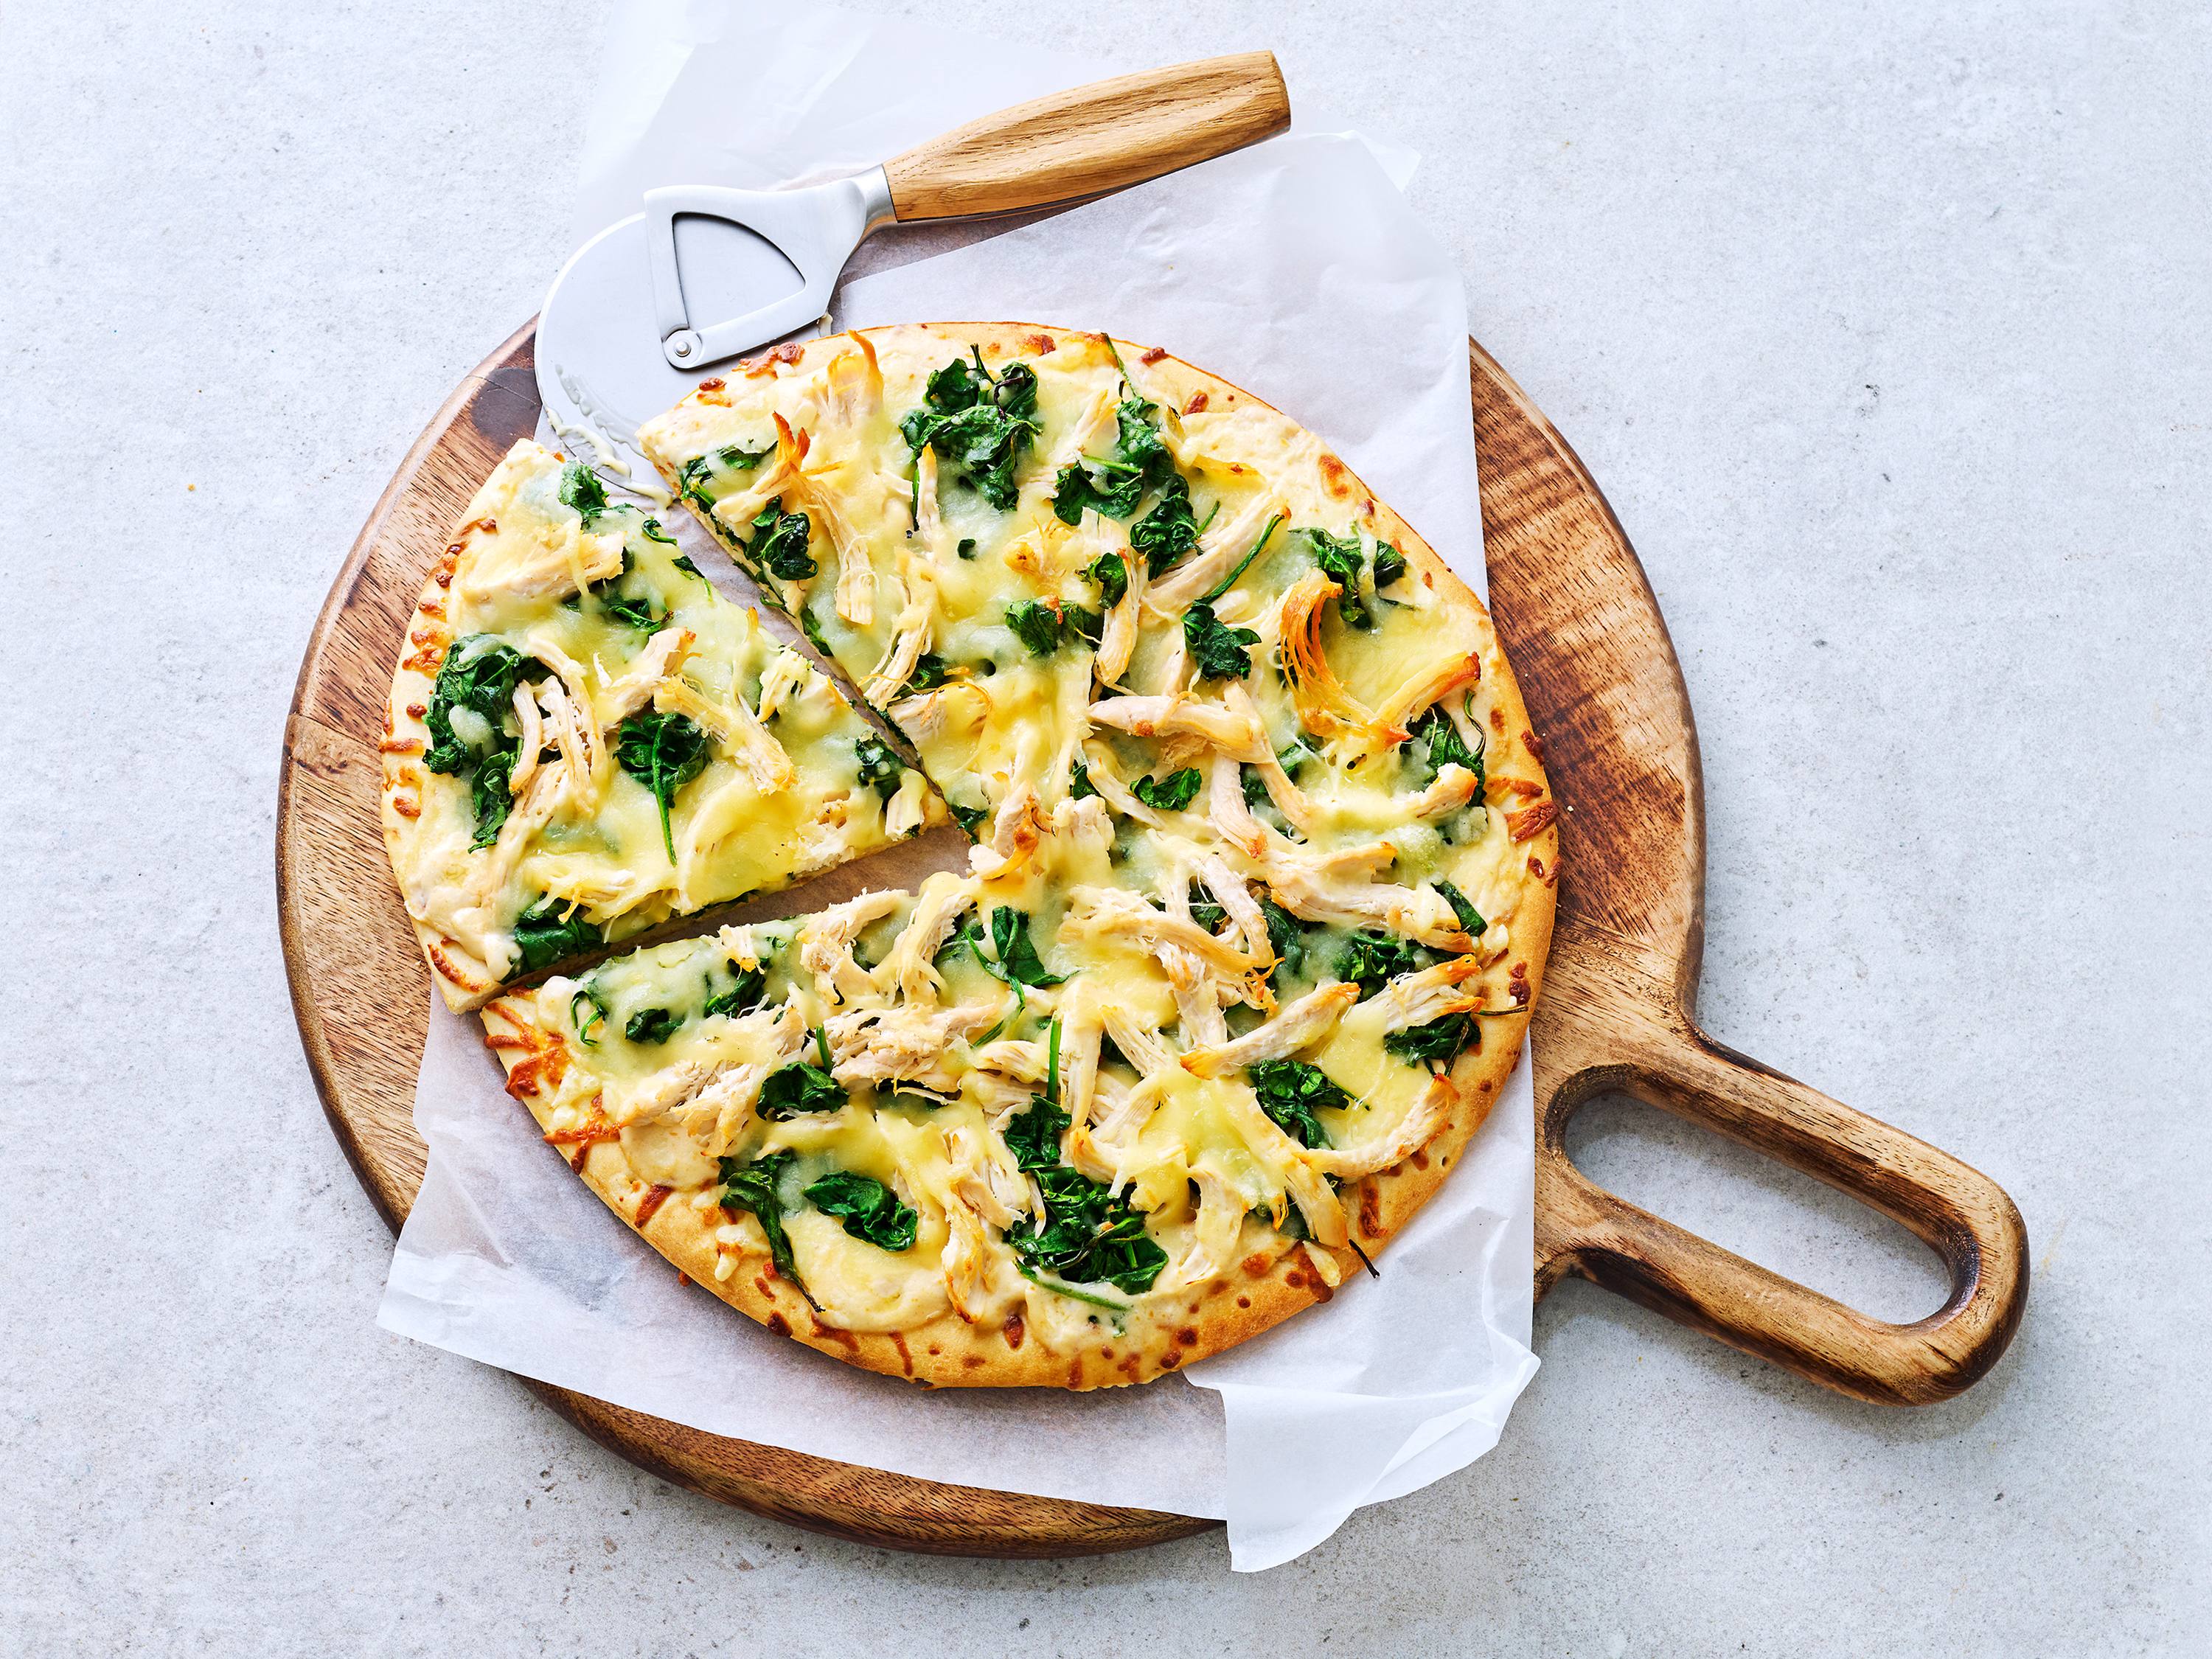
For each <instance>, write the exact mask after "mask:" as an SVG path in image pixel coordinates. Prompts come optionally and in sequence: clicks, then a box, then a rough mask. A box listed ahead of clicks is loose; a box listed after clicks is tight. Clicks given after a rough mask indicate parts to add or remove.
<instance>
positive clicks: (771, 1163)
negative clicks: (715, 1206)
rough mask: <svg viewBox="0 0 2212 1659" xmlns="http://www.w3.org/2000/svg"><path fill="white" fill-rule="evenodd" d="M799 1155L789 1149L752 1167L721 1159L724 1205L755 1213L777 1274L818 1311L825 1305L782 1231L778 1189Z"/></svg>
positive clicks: (757, 1160) (732, 1208)
mask: <svg viewBox="0 0 2212 1659" xmlns="http://www.w3.org/2000/svg"><path fill="white" fill-rule="evenodd" d="M798 1156H799V1154H798V1153H796V1152H791V1151H789V1150H786V1151H783V1152H770V1153H769V1155H768V1156H767V1157H766V1158H755V1159H754V1160H753V1161H752V1162H751V1163H750V1164H745V1163H742V1162H740V1161H739V1160H738V1159H737V1158H723V1159H721V1160H720V1163H721V1175H722V1192H721V1205H722V1207H723V1208H724V1209H726V1210H750V1211H751V1212H752V1214H753V1219H755V1220H756V1221H757V1222H759V1223H760V1230H761V1231H763V1233H765V1234H767V1235H768V1253H769V1260H770V1261H774V1262H775V1270H776V1272H778V1273H781V1274H782V1275H783V1277H784V1278H786V1279H789V1280H790V1281H791V1282H792V1284H793V1285H796V1286H797V1287H798V1289H799V1295H801V1296H803V1297H805V1298H806V1300H807V1303H808V1304H809V1305H810V1306H811V1307H814V1308H817V1309H818V1308H819V1307H820V1306H821V1305H822V1304H820V1303H818V1302H817V1301H815V1300H814V1293H813V1292H812V1291H809V1290H808V1289H807V1288H806V1285H805V1282H804V1281H803V1280H801V1279H800V1278H799V1266H798V1264H797V1263H796V1262H795V1261H793V1260H792V1256H791V1239H790V1237H789V1236H788V1235H787V1233H785V1231H783V1198H782V1195H781V1193H779V1192H778V1190H777V1188H779V1187H780V1186H781V1183H782V1181H783V1177H784V1174H785V1172H786V1171H787V1170H789V1169H790V1168H791V1165H792V1164H793V1161H794V1160H795V1159H796V1158H798Z"/></svg>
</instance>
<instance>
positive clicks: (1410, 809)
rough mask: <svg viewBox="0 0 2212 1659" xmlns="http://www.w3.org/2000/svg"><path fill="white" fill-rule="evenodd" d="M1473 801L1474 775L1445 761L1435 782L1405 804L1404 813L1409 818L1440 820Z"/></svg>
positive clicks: (1454, 762)
mask: <svg viewBox="0 0 2212 1659" xmlns="http://www.w3.org/2000/svg"><path fill="white" fill-rule="evenodd" d="M1473 799H1474V773H1472V772H1470V771H1468V769H1467V768H1465V767H1464V766H1462V765H1461V764H1460V763H1458V762H1457V761H1447V762H1445V763H1444V766H1443V770H1442V771H1440V772H1438V773H1437V779H1436V781H1435V782H1434V783H1431V785H1430V786H1429V787H1427V788H1425V789H1424V790H1422V791H1421V793H1419V794H1418V795H1416V796H1414V797H1413V799H1411V800H1409V801H1407V803H1406V812H1407V816H1408V817H1415V818H1440V817H1443V815H1444V814H1445V813H1447V812H1456V811H1459V809H1460V808H1461V807H1462V806H1464V805H1467V804H1468V802H1469V801H1471V800H1473Z"/></svg>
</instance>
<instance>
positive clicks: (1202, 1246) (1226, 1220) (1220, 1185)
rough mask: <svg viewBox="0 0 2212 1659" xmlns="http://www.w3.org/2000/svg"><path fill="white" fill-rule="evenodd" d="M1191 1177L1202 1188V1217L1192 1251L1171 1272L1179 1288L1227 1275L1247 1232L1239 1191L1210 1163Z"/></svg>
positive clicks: (1193, 1236) (1193, 1230) (1192, 1237)
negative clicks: (1238, 1238) (1239, 1244)
mask: <svg viewBox="0 0 2212 1659" xmlns="http://www.w3.org/2000/svg"><path fill="white" fill-rule="evenodd" d="M1190 1178H1191V1180H1192V1182H1194V1184H1195V1185H1196V1186H1197V1188H1198V1215H1197V1218H1196V1223H1195V1225H1194V1226H1193V1227H1192V1228H1191V1234H1190V1244H1189V1246H1188V1249H1185V1250H1184V1252H1183V1254H1182V1260H1180V1261H1176V1262H1174V1263H1172V1264H1171V1265H1170V1267H1169V1270H1168V1271H1169V1273H1170V1274H1171V1275H1172V1276H1173V1280H1172V1282H1173V1283H1175V1284H1177V1285H1203V1284H1205V1283H1206V1281H1207V1280H1208V1279H1218V1278H1220V1277H1221V1275H1222V1274H1224V1273H1227V1272H1228V1271H1229V1269H1230V1267H1231V1264H1232V1263H1233V1262H1234V1261H1236V1260H1237V1237H1238V1236H1239V1235H1240V1234H1241V1233H1242V1232H1243V1230H1244V1200H1243V1195H1242V1194H1239V1193H1238V1192H1237V1189H1236V1188H1233V1187H1231V1185H1230V1184H1229V1183H1228V1182H1225V1181H1224V1180H1223V1179H1222V1178H1221V1176H1220V1174H1219V1173H1218V1171H1217V1170H1214V1169H1213V1168H1212V1167H1211V1166H1210V1165H1207V1164H1200V1166H1199V1167H1198V1168H1196V1169H1194V1170H1192V1171H1191V1172H1190ZM1156 1288H1157V1287H1156Z"/></svg>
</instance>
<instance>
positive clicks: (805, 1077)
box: [759, 1060, 848, 1122]
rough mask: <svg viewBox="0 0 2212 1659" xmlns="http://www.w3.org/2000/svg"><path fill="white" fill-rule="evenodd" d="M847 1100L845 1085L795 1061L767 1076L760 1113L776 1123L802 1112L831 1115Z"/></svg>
mask: <svg viewBox="0 0 2212 1659" xmlns="http://www.w3.org/2000/svg"><path fill="white" fill-rule="evenodd" d="M847 1099H848V1096H847V1094H846V1092H845V1085H843V1084H842V1083H840V1082H838V1081H837V1079H836V1078H834V1077H832V1076H830V1075H829V1073H828V1072H827V1071H826V1070H824V1069H823V1067H821V1066H816V1065H813V1064H811V1063H810V1062H808V1061H806V1060H793V1061H792V1062H791V1064H790V1065H788V1066H783V1067H781V1069H779V1070H776V1071H773V1072H770V1073H769V1074H768V1080H767V1081H766V1082H764V1083H763V1084H762V1085H761V1091H760V1106H759V1111H760V1115H762V1116H763V1117H764V1118H767V1119H769V1121H771V1122H775V1121H781V1120H782V1119H784V1118H787V1117H790V1116H793V1115H795V1114H798V1113H801V1112H834V1111H836V1109H838V1108H839V1107H841V1106H842V1105H843V1104H844V1103H845V1102H846V1100H847Z"/></svg>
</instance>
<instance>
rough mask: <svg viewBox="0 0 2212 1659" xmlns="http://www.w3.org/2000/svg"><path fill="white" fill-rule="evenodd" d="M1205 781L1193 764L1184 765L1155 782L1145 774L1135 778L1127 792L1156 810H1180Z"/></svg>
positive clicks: (1193, 796) (1187, 803) (1194, 795)
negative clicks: (1178, 770)
mask: <svg viewBox="0 0 2212 1659" xmlns="http://www.w3.org/2000/svg"><path fill="white" fill-rule="evenodd" d="M1205 781H1206V780H1205V779H1204V777H1202V776H1201V775H1200V773H1199V769H1197V768H1196V767H1195V766H1186V767H1184V768H1183V769H1182V770H1181V771H1180V772H1170V773H1169V774H1168V775H1167V776H1165V777H1164V778H1162V779H1160V780H1159V781H1158V782H1157V783H1155V782H1154V781H1152V776H1151V775H1150V774H1147V775H1145V776H1144V777H1141V778H1139V779H1138V780H1137V781H1136V782H1135V784H1134V785H1133V786H1132V787H1131V788H1130V792H1129V793H1132V794H1133V795H1134V796H1136V798H1137V799H1139V800H1140V801H1142V802H1144V804H1145V805H1147V806H1149V807H1152V809H1153V810H1154V811H1161V812H1180V811H1182V809H1183V808H1184V807H1186V806H1188V805H1190V804H1191V802H1192V800H1193V799H1195V798H1196V797H1197V794H1198V787H1199V785H1200V784H1201V783H1203V782H1205Z"/></svg>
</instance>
